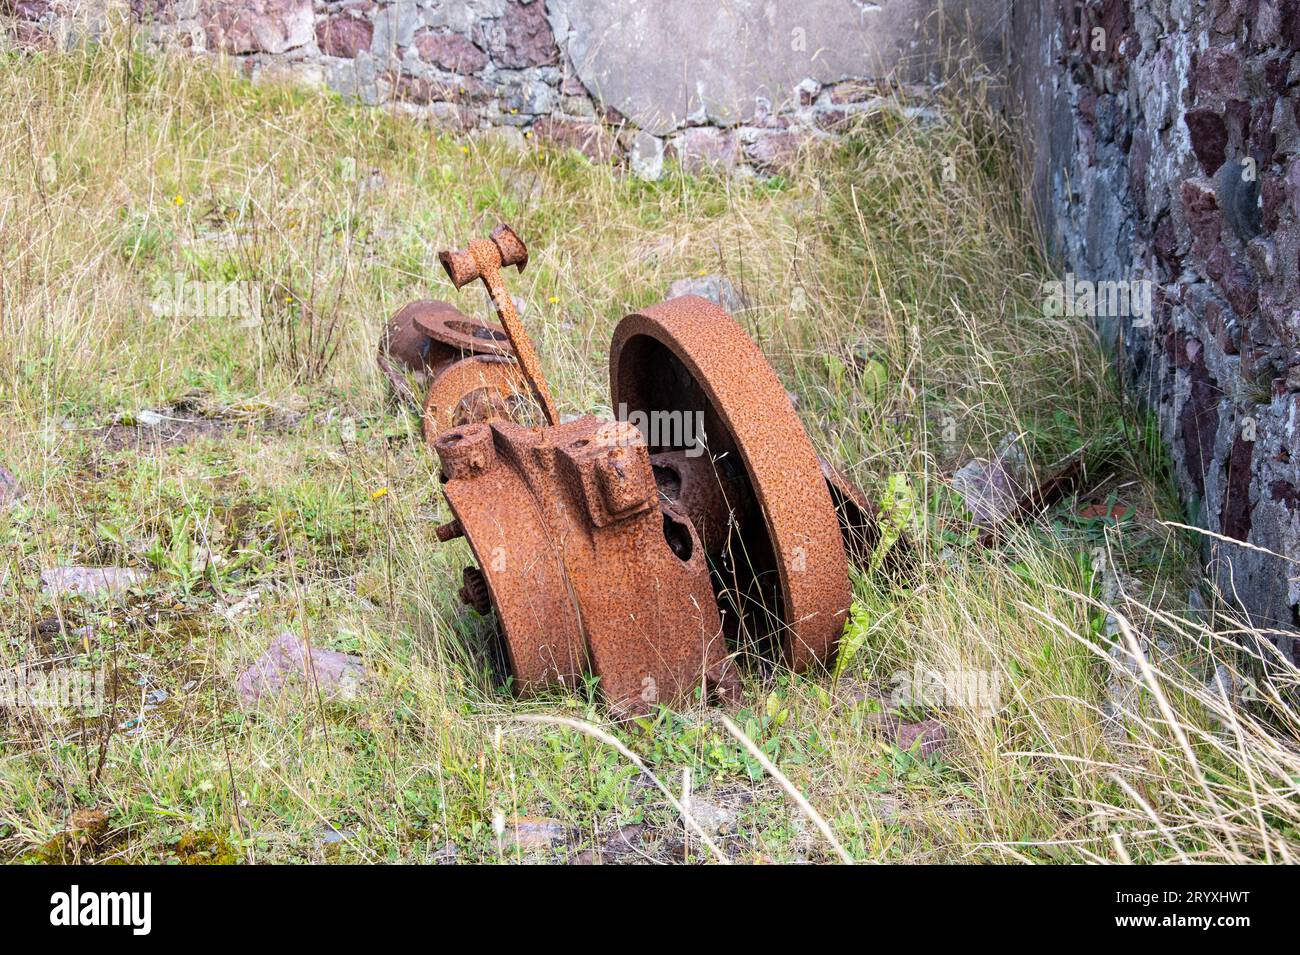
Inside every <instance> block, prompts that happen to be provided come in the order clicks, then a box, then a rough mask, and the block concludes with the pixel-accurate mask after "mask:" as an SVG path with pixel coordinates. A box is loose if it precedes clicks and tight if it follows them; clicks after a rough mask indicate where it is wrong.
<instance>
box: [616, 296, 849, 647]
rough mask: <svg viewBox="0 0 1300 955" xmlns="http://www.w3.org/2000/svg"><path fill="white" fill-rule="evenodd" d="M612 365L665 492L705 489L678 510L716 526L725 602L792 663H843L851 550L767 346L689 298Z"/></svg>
mask: <svg viewBox="0 0 1300 955" xmlns="http://www.w3.org/2000/svg"><path fill="white" fill-rule="evenodd" d="M609 361H610V388H611V393H612V398H613V402H614V406H615V408H617V409H618V410H619V413H620V416H624V417H626V418H627V419H628V420H636V421H637V423H638V424H641V425H643V426H646V427H647V428H648V430H649V436H648V437H649V443H650V452H651V460H652V461H654V462H655V465H656V467H657V470H658V473H659V476H660V478H661V480H664V479H666V485H667V486H666V488H665V489H664V491H665V496H666V497H668V498H669V499H670V500H673V497H672V493H673V491H672V487H673V482H674V480H677V481H680V482H681V484H680V486H681V487H682V488H683V489H692V493H691V494H690V495H689V496H685V495H683V496H680V497H678V498H677V499H676V500H677V503H678V505H679V506H680V507H682V509H683V511H684V512H685V514H686V516H687V517H688V518H690V519H691V521H692V523H693V524H694V525H695V526H696V528H697V529H698V528H703V530H702V531H701V533H702V534H703V535H704V536H705V538H706V540H707V542H708V546H709V549H710V552H711V554H713V556H715V558H716V560H715V567H714V579H715V583H716V584H717V586H718V595H719V597H720V598H721V599H722V601H723V602H724V605H726V604H730V605H731V607H732V609H733V610H734V611H735V613H736V615H737V616H739V617H740V618H741V621H740V622H741V623H742V624H743V625H744V627H745V629H747V630H748V631H749V632H750V633H751V634H756V635H758V636H759V637H761V636H762V634H763V633H764V632H765V631H768V632H770V631H775V633H776V636H777V637H778V639H779V642H780V647H781V655H782V659H783V660H784V662H785V663H786V664H787V665H789V666H790V667H792V668H794V669H803V668H804V667H807V666H808V665H810V664H812V663H813V662H815V661H826V660H829V659H830V657H831V656H832V655H833V654H834V652H835V648H836V644H837V642H838V640H839V636H840V632H841V631H842V630H843V629H844V621H845V618H846V615H847V612H848V608H849V602H850V592H849V577H848V565H847V562H846V560H845V555H844V544H843V542H842V540H841V537H840V527H839V524H838V522H837V519H836V512H835V506H834V504H833V502H832V500H831V495H830V492H829V491H828V489H827V485H826V482H825V479H824V477H823V475H822V471H821V467H820V463H819V461H818V459H817V455H816V453H815V452H814V451H813V448H812V445H811V444H810V443H809V441H808V437H807V435H806V434H805V433H804V429H803V425H802V424H801V423H800V421H799V418H798V416H797V415H796V414H795V411H794V408H793V407H792V406H791V404H790V399H789V398H788V397H787V395H786V392H785V389H784V388H783V387H782V385H781V382H780V380H779V379H778V378H777V376H776V373H775V372H774V371H773V370H772V367H771V366H770V365H769V364H768V363H767V359H766V358H764V357H763V353H762V352H761V351H759V349H758V346H757V345H755V344H754V342H753V341H752V340H751V339H750V338H749V336H748V335H746V334H745V332H744V330H743V329H742V328H741V327H740V326H739V325H737V324H736V322H735V321H733V320H732V319H731V317H730V316H729V315H727V313H726V312H724V311H723V310H722V309H721V308H719V307H718V306H717V305H715V304H713V303H712V302H709V301H706V300H705V299H702V298H698V297H696V296H693V295H688V296H683V297H681V298H675V299H670V300H668V301H666V302H662V303H660V304H658V305H653V306H651V307H649V308H646V309H644V310H642V311H641V312H638V313H635V314H632V315H629V316H627V317H626V318H624V319H623V320H622V322H620V323H619V325H618V327H617V328H616V329H615V331H614V340H613V344H612V346H611V348H610V359H609ZM634 416H636V417H635V418H634ZM695 422H699V423H702V425H703V436H702V437H701V436H699V435H698V434H696V432H697V431H698V430H699V428H698V427H697V426H695V424H694V423H695ZM674 465H676V468H674ZM692 472H694V473H692ZM724 513H725V514H726V515H727V519H726V520H725V521H724V520H723V517H722V515H723V514H724ZM723 527H725V528H726V532H725V533H723V532H722V530H721V529H720V528H723Z"/></svg>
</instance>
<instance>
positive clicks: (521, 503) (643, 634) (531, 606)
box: [434, 416, 737, 715]
mask: <svg viewBox="0 0 1300 955" xmlns="http://www.w3.org/2000/svg"><path fill="white" fill-rule="evenodd" d="M434 447H435V449H436V451H437V453H438V456H439V459H440V461H441V463H442V469H443V472H444V475H445V477H446V479H447V480H446V483H445V485H444V488H443V490H444V493H445V494H446V496H447V501H448V503H449V504H450V505H451V509H452V512H453V513H454V515H455V517H456V521H457V522H458V526H457V527H456V528H455V530H457V531H460V532H463V533H464V536H465V537H466V539H467V540H468V542H469V545H470V549H471V550H472V551H473V554H474V558H475V561H476V562H477V563H478V568H479V570H480V572H481V573H482V577H483V581H484V583H485V585H486V588H487V592H488V595H489V596H490V601H491V605H492V606H493V607H495V609H496V611H497V614H498V617H499V622H500V625H501V631H502V636H503V638H504V642H505V647H506V652H507V656H508V658H509V660H510V665H511V669H512V671H513V674H514V677H515V681H516V686H517V688H518V689H519V690H520V691H521V692H532V691H535V690H537V689H539V688H541V687H544V686H547V685H550V684H555V683H559V684H562V685H565V686H568V687H570V688H572V687H573V686H574V685H575V682H576V681H577V680H578V679H579V678H580V676H581V674H583V673H584V672H588V671H590V672H592V673H594V674H595V675H596V676H598V677H599V678H600V689H601V692H602V693H603V695H604V697H605V699H606V701H607V703H608V705H609V706H610V707H611V709H612V710H613V711H614V712H616V713H619V714H623V715H630V714H639V713H645V712H647V711H649V710H650V709H651V708H652V707H653V706H654V705H655V704H658V703H664V704H680V703H682V702H685V701H687V700H689V699H690V698H691V697H692V696H694V695H695V692H696V691H697V690H698V691H699V692H700V695H702V696H704V697H705V698H711V697H715V696H725V697H730V696H733V695H734V693H735V690H736V686H737V683H736V677H735V675H734V674H733V673H732V671H731V669H730V665H729V660H728V658H727V656H726V650H725V646H724V640H723V636H722V627H721V623H720V621H719V617H718V610H717V606H716V604H715V602H714V599H713V592H712V587H711V584H710V581H709V570H708V563H707V561H706V559H705V555H704V548H703V547H702V545H701V544H700V541H699V538H698V536H697V535H696V534H695V532H694V530H693V529H692V528H691V526H690V524H689V523H688V522H686V520H685V519H684V518H683V517H682V516H681V515H680V514H678V513H676V512H675V511H673V510H672V509H671V508H665V507H661V505H660V503H659V500H658V490H657V488H656V486H655V481H654V475H653V472H652V470H651V467H650V459H649V455H648V454H647V452H646V447H645V445H644V443H643V442H642V441H641V438H640V434H639V433H638V432H637V431H636V429H635V428H633V427H631V426H630V425H624V424H620V423H618V422H601V421H599V420H597V419H596V418H593V417H590V416H585V417H582V418H579V419H577V420H575V421H571V422H568V423H566V424H562V425H557V426H554V427H543V428H525V427H522V426H520V425H518V424H515V423H514V422H509V421H494V422H491V423H487V424H472V425H469V426H467V427H464V428H455V429H452V430H451V431H448V432H446V433H444V434H442V435H440V436H439V437H438V439H437V441H436V442H435V444H434ZM466 584H467V587H468V586H469V580H468V579H467V581H466ZM463 596H465V597H466V598H470V597H473V594H472V592H471V593H465V592H463Z"/></svg>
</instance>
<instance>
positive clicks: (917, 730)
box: [894, 720, 948, 758]
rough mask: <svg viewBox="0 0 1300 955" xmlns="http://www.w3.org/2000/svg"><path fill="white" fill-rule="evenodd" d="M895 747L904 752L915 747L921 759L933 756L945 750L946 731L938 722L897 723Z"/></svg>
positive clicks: (946, 741)
mask: <svg viewBox="0 0 1300 955" xmlns="http://www.w3.org/2000/svg"><path fill="white" fill-rule="evenodd" d="M894 742H895V745H897V746H898V748H899V749H901V750H903V751H904V752H910V751H911V750H912V749H913V747H917V748H918V750H919V752H920V755H921V757H922V758H926V757H929V756H932V755H934V754H935V753H937V752H939V751H940V750H942V749H944V748H946V746H947V743H948V730H947V728H946V727H945V726H944V725H943V724H942V723H940V722H939V721H938V720H921V722H919V723H901V722H900V723H899V724H898V725H897V729H896V735H895V739H894Z"/></svg>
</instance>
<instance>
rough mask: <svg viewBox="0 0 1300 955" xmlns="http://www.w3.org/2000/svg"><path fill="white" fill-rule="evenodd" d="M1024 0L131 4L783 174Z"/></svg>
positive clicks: (55, 9) (225, 42)
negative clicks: (1011, 1) (1012, 0)
mask: <svg viewBox="0 0 1300 955" xmlns="http://www.w3.org/2000/svg"><path fill="white" fill-rule="evenodd" d="M1006 2H1007V0H964V2H957V3H947V4H944V3H941V2H938V0H877V2H870V3H869V2H865V0H801V2H798V3H794V2H775V0H729V2H727V3H717V2H712V0H316V2H313V0H129V3H128V0H116V4H117V6H118V7H119V8H121V9H122V10H123V12H124V13H126V15H129V16H130V17H132V18H133V19H134V20H135V21H136V22H138V23H140V24H142V28H143V30H144V31H145V32H146V34H147V35H150V36H152V37H153V38H155V39H156V40H157V41H159V42H160V43H164V44H170V45H174V46H175V45H179V46H182V47H185V48H188V49H190V50H193V51H196V52H199V53H220V54H225V55H227V56H229V57H233V58H234V59H235V60H236V62H237V63H238V64H239V66H240V67H241V68H243V69H245V70H246V71H247V72H248V73H249V74H250V75H251V76H252V77H253V78H254V79H255V80H257V81H262V80H281V79H287V80H291V81H295V82H300V83H307V84H315V85H321V86H328V87H331V88H333V89H335V90H338V91H340V92H342V93H344V94H347V95H349V96H354V97H357V98H358V99H360V100H362V101H364V102H366V103H371V104H392V105H393V106H394V107H396V108H399V109H402V110H404V111H408V112H410V113H413V114H416V115H419V116H422V117H425V118H427V119H429V120H430V121H432V122H435V123H437V124H439V125H441V126H445V127H449V128H451V129H453V130H456V131H460V132H472V133H475V134H487V135H493V136H499V137H503V138H506V139H508V140H513V141H516V142H518V143H519V144H520V145H523V144H524V143H525V142H526V141H527V140H533V141H538V142H545V143H550V144H554V145H559V146H568V147H573V148H576V149H578V150H580V151H581V152H583V153H585V154H586V155H587V156H588V157H589V158H591V159H592V160H593V161H596V162H626V163H628V164H630V166H631V167H632V169H633V170H634V171H635V172H636V173H637V174H638V175H641V176H643V177H645V178H655V177H657V176H658V175H659V174H660V172H661V170H662V168H663V160H664V157H665V156H666V155H668V156H671V155H676V156H677V157H678V158H679V159H680V160H681V161H682V162H683V163H684V164H685V165H687V166H688V167H692V168H698V167H701V166H709V165H724V166H728V167H735V168H738V169H740V170H746V169H752V170H758V171H773V170H777V169H780V168H781V167H782V166H783V165H784V164H785V163H787V162H788V161H790V160H791V159H792V158H793V157H794V156H796V155H797V154H798V151H799V149H800V147H801V146H802V145H803V144H804V143H806V142H809V141H813V140H818V139H823V138H826V137H829V136H833V135H834V133H835V132H836V130H837V129H839V128H840V127H842V126H843V124H844V123H845V122H846V121H847V120H848V119H849V118H851V117H852V116H854V115H855V114H857V113H862V112H865V111H871V110H879V109H894V108H898V97H896V96H895V95H893V94H895V93H897V92H899V91H900V89H901V90H902V92H903V93H904V94H907V95H906V97H905V99H906V101H907V102H908V103H913V104H916V105H915V106H909V107H905V108H918V109H924V108H925V105H924V101H925V98H926V93H927V91H928V89H929V87H930V86H931V85H932V84H933V83H934V82H936V81H938V80H940V79H941V78H942V64H943V62H944V59H945V57H944V54H945V53H946V52H947V51H948V50H949V48H951V47H956V46H959V45H962V44H963V43H967V42H968V41H969V43H968V45H969V46H970V47H972V48H973V49H974V50H975V51H976V53H977V54H978V55H979V56H980V57H982V58H983V59H984V60H985V61H987V62H988V63H989V64H991V65H992V66H993V67H998V66H1000V64H1001V62H1002V58H1003V52H1002V35H1003V31H1004V27H1005V20H1006V16H1005V15H1006ZM106 5H109V4H106V3H105V2H104V0H97V2H94V3H87V2H75V0H0V19H4V18H5V15H7V19H8V21H9V32H10V34H11V35H12V36H15V37H17V38H18V40H19V42H21V43H24V44H39V43H48V42H58V39H59V35H60V34H63V35H65V36H66V35H67V34H69V32H71V33H76V32H77V29H76V28H73V29H72V30H71V31H69V29H68V27H69V23H70V22H72V21H75V20H76V18H77V17H78V16H80V17H82V18H83V19H84V20H86V21H87V23H86V24H85V25H83V27H82V29H81V32H83V33H84V32H91V31H93V30H94V29H95V28H96V22H97V20H102V8H103V7H105V6H106ZM128 6H129V12H127V11H126V8H127V7H128ZM2 32H4V31H3V30H0V33H2ZM886 78H888V79H886Z"/></svg>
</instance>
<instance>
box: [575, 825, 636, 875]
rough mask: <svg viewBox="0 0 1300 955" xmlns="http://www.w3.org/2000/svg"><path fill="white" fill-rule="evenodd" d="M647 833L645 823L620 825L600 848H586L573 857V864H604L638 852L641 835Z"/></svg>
mask: <svg viewBox="0 0 1300 955" xmlns="http://www.w3.org/2000/svg"><path fill="white" fill-rule="evenodd" d="M643 835H645V825H644V824H642V823H639V822H638V823H631V824H629V825H626V826H619V827H618V829H616V830H615V831H614V833H613V834H612V835H610V836H608V837H607V838H606V839H605V841H604V842H602V843H601V844H600V846H599V848H596V849H586V850H584V851H582V852H580V853H578V855H576V856H575V857H574V858H573V865H602V864H604V863H606V862H616V861H618V859H619V858H620V857H621V856H625V855H629V854H631V853H633V852H636V851H637V850H638V849H639V848H640V846H641V837H642V836H643Z"/></svg>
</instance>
